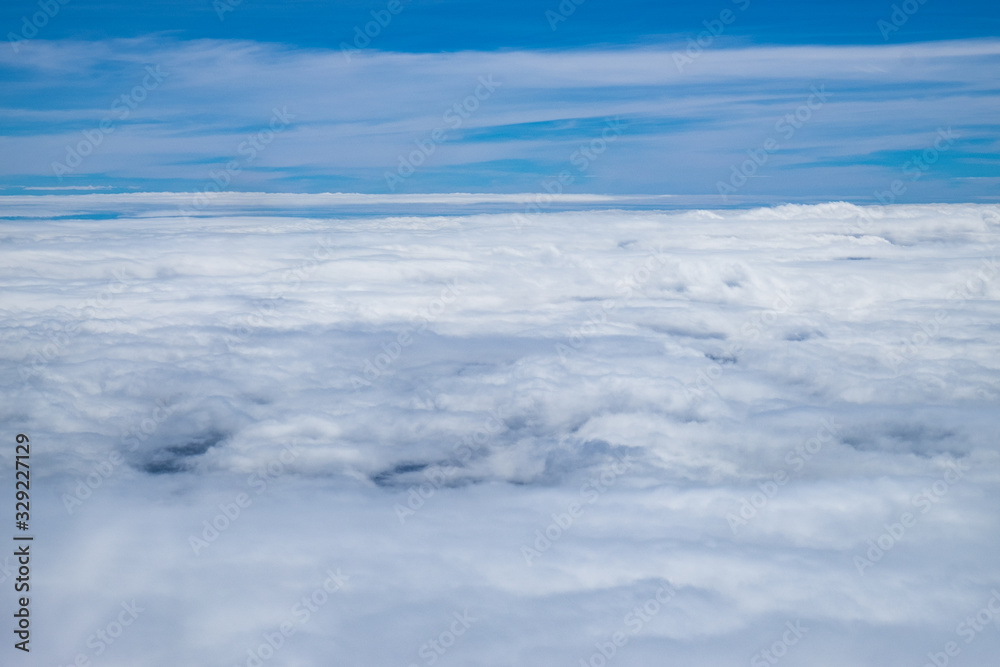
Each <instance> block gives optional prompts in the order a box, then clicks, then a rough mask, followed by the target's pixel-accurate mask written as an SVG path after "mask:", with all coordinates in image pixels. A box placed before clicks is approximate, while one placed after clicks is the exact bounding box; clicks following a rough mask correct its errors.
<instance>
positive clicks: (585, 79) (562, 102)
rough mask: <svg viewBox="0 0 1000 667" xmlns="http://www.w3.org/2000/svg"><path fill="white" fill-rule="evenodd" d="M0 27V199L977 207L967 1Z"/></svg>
mask: <svg viewBox="0 0 1000 667" xmlns="http://www.w3.org/2000/svg"><path fill="white" fill-rule="evenodd" d="M46 9H47V12H48V14H49V15H51V16H49V15H46V14H45V13H43V11H44V10H46ZM376 21H381V24H379V23H376ZM0 26H2V27H3V34H4V36H5V44H4V45H3V47H2V48H0V85H2V86H3V90H4V95H3V96H2V98H0V117H2V119H3V122H2V126H0V127H2V131H0V173H2V176H0V183H2V184H3V187H4V188H5V191H6V192H8V193H16V192H28V193H30V192H39V191H61V189H67V188H72V189H78V190H80V191H89V190H93V191H137V190H142V191H151V190H155V191H200V190H206V189H214V188H216V187H222V188H223V189H230V190H246V191H282V192H328V191H343V192H365V193H373V194H389V193H421V192H450V191H466V192H468V191H473V192H536V191H539V192H540V191H546V190H549V191H553V190H559V191H565V192H577V193H583V192H593V193H608V194H678V195H684V196H689V197H700V198H701V199H700V201H709V202H714V203H715V204H718V205H739V204H741V203H747V202H756V201H775V200H781V201H820V200H828V199H845V200H850V201H856V202H874V201H883V203H888V202H889V201H896V202H901V203H918V202H924V201H995V200H996V198H997V192H998V191H1000V188H998V186H1000V160H998V158H997V155H998V152H1000V151H998V149H1000V133H998V129H1000V124H998V122H997V111H998V109H1000V99H998V97H1000V96H998V93H1000V90H998V88H1000V87H998V78H997V72H998V71H1000V68H998V66H1000V40H997V39H996V37H995V36H996V35H997V34H998V29H1000V12H997V10H996V8H995V5H989V4H987V3H984V2H948V3H945V2H942V1H940V0H926V2H924V3H923V4H920V2H919V1H918V0H913V2H911V3H903V4H901V3H892V2H885V3H881V2H846V3H838V4H834V3H791V2H765V1H764V0H737V1H732V0H730V1H727V2H700V3H669V2H668V3H663V2H636V1H634V0H626V1H624V2H616V3H608V2H603V1H601V0H586V1H585V2H582V3H580V4H579V5H577V4H575V3H573V2H572V0H565V2H563V3H562V4H561V5H560V3H559V2H555V1H552V2H540V1H539V2H510V3H502V4H501V3H497V4H488V5H487V4H485V3H474V2H466V1H462V2H459V1H447V2H426V1H425V2H419V1H412V2H402V0H399V2H389V1H388V0H387V1H385V2H326V3H317V2H299V3H278V2H261V1H255V0H242V1H241V2H238V4H236V1H235V0H215V1H214V2H213V1H212V0H198V1H190V0H189V1H185V2H146V3H141V4H137V3H124V2H121V3H119V2H91V1H88V0H67V2H66V3H65V4H60V3H59V1H58V0H52V2H51V4H46V3H45V0H42V3H41V4H39V3H38V2H34V3H28V2H12V3H6V4H5V5H4V6H3V8H2V9H0ZM366 29H367V30H368V33H369V34H368V35H365V34H364V31H365V30H366ZM345 47H347V48H345ZM484 82H485V83H484Z"/></svg>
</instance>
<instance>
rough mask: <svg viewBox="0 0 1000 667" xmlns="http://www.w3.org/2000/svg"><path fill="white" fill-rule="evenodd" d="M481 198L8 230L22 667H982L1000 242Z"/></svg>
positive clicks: (36, 209) (805, 219) (862, 218)
mask: <svg viewBox="0 0 1000 667" xmlns="http://www.w3.org/2000/svg"><path fill="white" fill-rule="evenodd" d="M489 199H490V198H477V197H474V196H469V195H466V196H462V197H456V198H453V199H449V198H448V197H440V196H439V197H437V198H436V201H430V202H425V203H426V204H427V205H433V206H435V207H436V213H435V214H433V215H431V214H424V215H413V214H412V213H411V212H410V211H411V209H410V208H409V207H410V206H412V205H413V203H414V202H412V201H406V202H398V201H395V200H392V199H391V198H382V199H375V200H368V201H357V202H355V205H354V207H346V208H342V209H339V210H341V211H346V212H344V213H333V212H331V207H329V205H328V204H327V205H324V204H323V202H322V200H317V201H314V202H311V203H308V204H306V205H305V208H300V209H298V210H293V207H289V206H288V205H287V203H285V202H283V201H282V199H281V198H280V197H278V198H274V199H270V200H269V199H268V198H267V197H264V196H261V195H246V196H242V197H241V196H240V195H226V203H225V208H224V210H222V211H217V212H215V215H214V217H204V216H205V215H207V213H206V212H204V211H203V214H202V217H195V216H189V217H187V218H185V217H184V216H183V215H181V214H179V213H178V212H177V211H178V210H179V209H182V208H183V207H184V206H185V205H187V204H188V203H189V201H190V195H142V196H123V195H78V196H66V197H38V198H31V197H22V198H16V199H10V203H9V204H8V205H6V206H5V210H10V211H13V213H11V215H10V218H9V219H8V220H7V221H6V222H5V224H4V228H3V237H2V238H0V250H2V252H3V255H4V258H5V259H4V262H3V265H2V266H3V268H2V269H0V272H2V281H3V286H4V287H3V291H2V294H0V335H2V336H3V341H4V345H3V349H4V354H3V360H2V363H3V365H4V368H5V371H4V373H3V374H2V378H3V379H2V383H3V388H2V389H0V391H2V393H3V395H4V396H6V397H8V398H7V400H5V402H4V403H3V405H2V406H0V411H2V417H3V421H4V423H6V424H8V426H9V428H8V431H10V432H12V433H13V432H24V433H28V434H29V435H30V436H31V438H32V443H33V450H32V471H33V481H34V486H33V487H32V488H33V499H34V500H35V502H36V503H37V506H36V508H35V512H36V515H37V516H36V517H35V518H34V522H35V524H36V532H37V534H38V538H37V540H38V541H37V542H36V545H35V548H36V549H37V556H36V557H37V562H36V565H35V570H34V574H35V576H36V577H37V584H36V585H37V593H36V594H35V597H34V598H33V604H34V605H35V607H34V610H35V612H36V616H37V618H38V621H37V622H38V628H37V631H36V632H37V634H36V641H37V642H38V654H37V655H38V657H39V659H40V660H44V661H46V664H69V663H71V662H72V661H73V660H74V658H75V657H76V656H77V655H83V656H85V657H86V658H88V659H91V660H93V661H94V664H98V661H99V664H103V665H135V664H144V665H161V664H162V665H166V664H177V663H178V662H181V663H184V664H190V665H237V664H240V665H253V664H255V663H254V660H261V662H262V663H263V664H283V665H313V664H319V663H321V662H322V663H326V662H329V661H330V660H334V661H335V662H336V663H337V664H344V665H359V666H360V665H373V664H378V665H382V664H386V665H390V664H399V665H411V664H416V665H429V664H455V665H458V664H463V665H500V664H519V665H551V664H557V663H559V664H579V663H580V661H581V660H582V661H584V663H585V664H588V663H589V664H595V665H596V664H599V663H600V662H601V659H602V658H595V657H594V656H595V655H596V656H602V657H603V655H604V654H608V653H610V652H612V651H613V652H614V657H613V658H610V659H606V660H608V664H619V665H623V666H627V665H650V664H675V663H676V664H685V665H692V666H702V665H704V666H706V667H707V666H709V665H717V664H723V663H725V664H748V663H749V664H751V665H756V664H771V663H770V662H769V661H768V659H767V658H766V657H765V656H764V654H763V653H762V651H764V650H766V651H768V652H769V653H768V655H770V656H772V657H774V656H777V655H778V654H780V656H781V661H782V662H781V664H783V665H803V666H804V665H808V666H810V667H812V666H825V665H840V664H880V665H890V666H896V665H899V666H900V667H902V666H904V665H922V664H923V663H924V662H926V661H927V660H928V658H927V653H928V652H930V653H939V652H941V651H944V650H945V648H944V647H945V646H946V645H947V643H948V642H951V641H954V642H956V646H958V647H960V650H961V655H962V658H961V659H962V660H963V663H962V664H966V665H975V666H980V665H981V666H983V667H985V666H986V665H989V664H992V663H991V662H990V660H992V659H993V657H994V656H995V655H996V651H997V648H998V646H1000V644H998V636H1000V635H998V634H997V630H998V629H1000V616H997V615H995V614H993V613H992V612H989V611H987V612H986V615H982V614H983V612H981V610H983V609H987V610H988V609H989V608H988V606H987V605H988V604H989V603H990V599H991V595H993V593H992V591H993V590H994V589H998V590H1000V569H998V566H997V560H996V557H995V554H996V549H997V547H998V542H997V537H996V536H997V534H998V530H997V529H998V520H997V513H996V503H997V499H998V490H1000V486H998V485H1000V474H998V472H1000V468H998V464H1000V457H998V451H997V438H996V436H997V427H998V416H997V411H996V404H997V400H998V398H1000V396H998V389H997V387H998V368H997V364H996V354H995V352H996V343H997V327H996V318H997V313H998V311H997V307H998V297H1000V265H998V264H997V258H996V254H995V247H996V243H997V240H998V238H997V237H998V224H997V223H998V221H1000V210H998V209H997V208H996V207H995V206H993V207H988V206H974V205H934V206H896V207H875V208H858V207H856V206H853V205H851V204H844V203H832V204H824V205H819V206H798V205H786V206H780V207H774V208H760V209H750V210H741V211H724V210H690V211H663V210H644V209H643V208H642V207H634V206H632V205H631V204H630V201H629V200H627V199H623V200H617V199H614V198H608V199H607V200H605V201H604V202H601V203H594V204H592V207H591V208H590V209H588V210H568V211H551V212H548V211H543V212H541V213H531V212H529V213H528V214H525V210H524V209H525V206H530V201H531V198H525V197H521V198H515V201H518V200H520V203H513V202H511V201H508V202H499V203H498V202H497V201H496V199H495V198H494V199H493V200H492V201H489ZM525 199H527V200H528V202H527V203H525V201H524V200H525ZM577 203H578V204H580V203H582V202H577ZM501 204H502V205H503V206H505V207H506V210H504V211H497V210H496V206H497V205H501ZM598 207H599V208H598ZM115 209H117V210H118V214H117V217H116V218H115V219H113V220H109V219H108V217H109V216H110V215H111V213H109V211H110V210H115ZM276 211H278V212H276ZM373 211H374V212H373ZM11 452H12V448H7V449H5V450H4V453H3V460H4V467H5V474H11V470H10V469H11V468H12V467H13V465H12V464H13V462H12V458H11ZM241 494H242V495H241ZM213 524H214V525H213ZM303 597H305V598H306V600H305V601H303ZM133 600H134V604H133ZM123 603H124V604H125V607H124V608H123V606H122V604H123ZM995 606H996V603H994V607H995ZM139 609H141V611H139ZM977 614H980V615H981V616H982V618H983V619H985V621H977V620H976V615H977ZM133 616H134V618H133ZM970 617H971V619H972V620H971V621H968V620H967V619H968V618H970ZM119 619H122V620H121V621H119ZM125 620H128V621H131V623H130V624H129V625H128V626H127V627H125V629H124V631H123V632H122V633H121V634H120V635H114V636H113V635H112V634H109V633H114V632H117V630H118V629H120V628H117V627H116V626H115V623H118V622H124V621H125ZM977 624H978V625H977ZM977 627H978V628H979V629H978V630H977V629H975V628H977ZM282 628H284V629H285V630H287V632H285V633H283V632H282ZM99 631H100V632H101V633H104V635H105V637H106V638H105V639H101V638H100V637H101V635H100V634H98V633H99ZM618 633H620V634H618ZM164 637H169V638H170V641H169V642H165V641H164ZM387 637H391V638H392V640H391V641H386V638H387ZM268 638H270V644H269V643H268ZM616 641H617V644H616ZM276 644H280V647H278V648H277V649H273V648H269V647H270V646H271V645H276ZM446 645H447V646H446ZM609 647H610V648H609ZM272 653H273V655H271V654H272ZM254 656H256V657H254ZM762 660H763V661H764V662H760V661H762ZM957 660H958V658H956V661H957ZM39 664H41V663H39Z"/></svg>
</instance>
